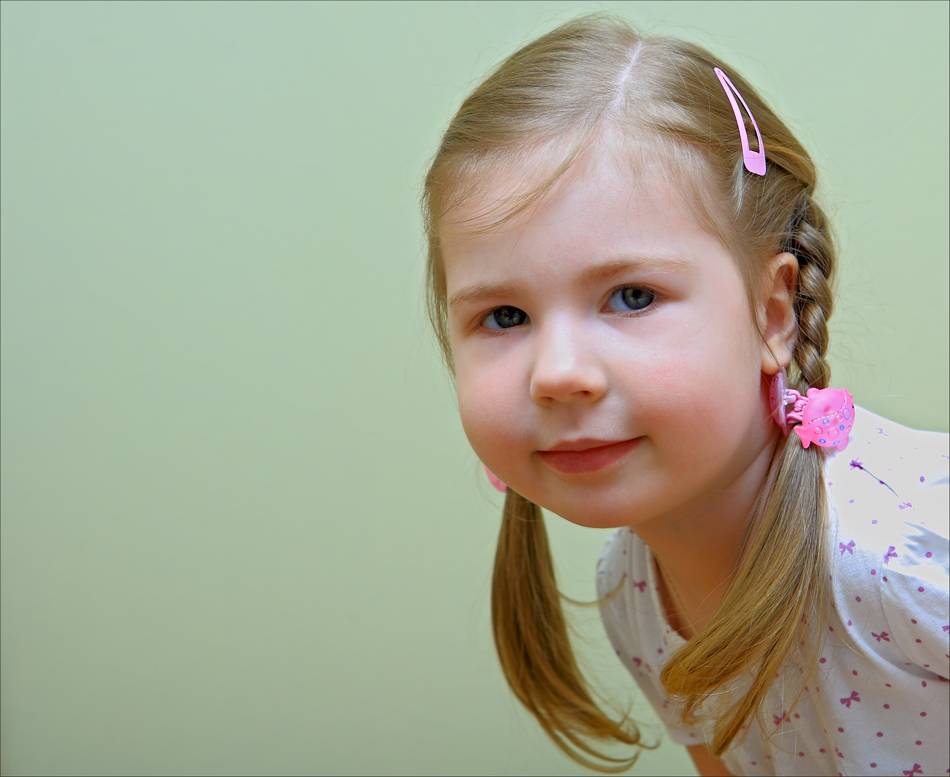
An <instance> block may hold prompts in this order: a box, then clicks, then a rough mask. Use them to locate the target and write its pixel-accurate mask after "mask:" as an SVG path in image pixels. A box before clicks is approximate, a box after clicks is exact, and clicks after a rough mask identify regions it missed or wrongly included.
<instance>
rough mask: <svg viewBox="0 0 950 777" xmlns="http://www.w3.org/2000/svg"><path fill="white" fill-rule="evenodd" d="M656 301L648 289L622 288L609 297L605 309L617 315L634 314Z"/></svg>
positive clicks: (654, 295) (637, 287) (636, 287)
mask: <svg viewBox="0 0 950 777" xmlns="http://www.w3.org/2000/svg"><path fill="white" fill-rule="evenodd" d="M655 299H656V294H654V293H653V292H652V291H650V290H649V289H644V288H641V287H639V286H623V287H621V288H619V289H617V290H616V291H615V292H614V293H613V294H611V295H610V299H609V300H607V307H608V308H609V309H610V310H613V311H614V312H617V313H623V312H625V311H626V312H636V311H640V310H643V309H644V308H648V307H649V306H650V305H651V304H652V302H653V300H655Z"/></svg>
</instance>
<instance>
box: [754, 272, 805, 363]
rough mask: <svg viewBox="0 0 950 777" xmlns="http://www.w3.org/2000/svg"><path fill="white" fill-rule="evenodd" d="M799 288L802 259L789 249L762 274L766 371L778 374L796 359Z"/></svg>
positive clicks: (760, 303)
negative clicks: (797, 295) (796, 314)
mask: <svg viewBox="0 0 950 777" xmlns="http://www.w3.org/2000/svg"><path fill="white" fill-rule="evenodd" d="M797 288H798V259H796V258H795V257H794V256H793V255H792V254H789V253H782V254H777V255H776V256H773V257H772V259H771V260H769V263H768V267H767V269H766V272H765V275H764V276H763V277H762V283H761V285H760V287H759V299H758V308H757V318H758V323H759V331H760V332H761V334H762V372H764V373H765V374H766V375H774V374H775V373H776V372H778V371H779V370H780V369H782V367H787V366H788V365H789V364H790V363H791V361H792V355H793V354H794V352H795V340H796V338H797V336H798V319H797V318H796V316H795V293H796V290H797Z"/></svg>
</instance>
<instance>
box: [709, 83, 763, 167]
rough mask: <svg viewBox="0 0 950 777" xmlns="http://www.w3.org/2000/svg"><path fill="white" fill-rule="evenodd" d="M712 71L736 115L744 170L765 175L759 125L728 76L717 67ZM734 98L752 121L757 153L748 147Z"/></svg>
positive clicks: (742, 122)
mask: <svg viewBox="0 0 950 777" xmlns="http://www.w3.org/2000/svg"><path fill="white" fill-rule="evenodd" d="M713 70H715V72H716V75H717V76H719V83H721V84H722V88H723V89H725V90H726V97H728V98H729V103H730V104H731V105H732V112H733V113H734V114H735V115H736V124H738V125H739V136H740V137H741V138H742V161H743V162H744V163H745V169H746V170H748V171H749V172H750V173H755V174H756V175H765V146H764V145H763V144H762V133H761V132H759V125H758V124H757V123H756V121H755V116H753V115H752V111H750V110H749V106H748V105H747V104H746V101H745V100H743V99H742V95H741V94H739V90H738V89H736V87H735V86H734V85H733V83H732V81H730V80H729V76H727V75H726V74H725V73H723V72H722V71H721V70H720V69H719V68H718V67H717V68H713ZM733 95H735V97H733ZM736 97H738V98H739V99H740V100H741V101H742V105H743V106H744V107H745V110H746V113H748V114H749V118H750V119H752V126H753V127H754V128H755V137H756V139H757V140H758V141H759V150H758V151H753V150H752V149H751V148H750V147H749V134H748V133H747V132H746V131H745V122H744V121H743V120H742V114H741V113H740V112H739V105H738V103H737V102H736Z"/></svg>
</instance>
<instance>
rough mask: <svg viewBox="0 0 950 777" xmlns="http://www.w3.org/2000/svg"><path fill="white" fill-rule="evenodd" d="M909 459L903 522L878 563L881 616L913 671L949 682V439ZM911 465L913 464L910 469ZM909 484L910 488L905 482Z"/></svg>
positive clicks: (931, 439) (932, 439)
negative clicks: (917, 669) (917, 668)
mask: <svg viewBox="0 0 950 777" xmlns="http://www.w3.org/2000/svg"><path fill="white" fill-rule="evenodd" d="M922 442H923V444H924V446H925V447H930V446H929V445H926V444H927V443H933V447H932V448H931V449H930V450H920V449H919V448H918V449H917V450H918V453H922V454H923V455H922V456H915V457H913V459H914V463H915V464H916V465H917V466H916V469H914V471H913V472H912V473H911V472H909V473H908V474H909V475H910V477H907V478H905V484H907V485H905V488H904V489H902V492H903V493H902V498H901V500H900V502H899V504H898V505H897V506H896V509H897V510H898V511H899V512H900V517H901V518H902V519H903V520H902V521H901V522H900V523H899V526H898V529H897V532H896V534H895V536H894V539H893V540H892V541H893V545H890V544H889V545H888V548H887V551H886V553H885V554H884V558H883V559H882V564H881V573H882V574H881V575H880V578H879V579H880V590H881V602H882V605H883V607H884V612H885V616H886V617H887V620H888V623H889V625H890V626H891V629H892V631H891V633H892V634H893V635H894V638H895V639H896V641H897V643H898V645H899V646H900V648H901V650H902V651H903V653H904V654H905V655H906V656H907V658H908V660H909V661H911V662H912V663H914V664H916V665H917V666H920V667H923V668H925V669H928V670H930V671H931V672H934V673H935V674H938V675H940V676H941V677H944V678H947V677H950V499H948V495H950V473H948V462H950V457H948V455H947V450H946V448H947V435H932V436H931V435H926V437H924V439H923V441H922ZM912 466H913V465H912ZM907 481H911V483H907Z"/></svg>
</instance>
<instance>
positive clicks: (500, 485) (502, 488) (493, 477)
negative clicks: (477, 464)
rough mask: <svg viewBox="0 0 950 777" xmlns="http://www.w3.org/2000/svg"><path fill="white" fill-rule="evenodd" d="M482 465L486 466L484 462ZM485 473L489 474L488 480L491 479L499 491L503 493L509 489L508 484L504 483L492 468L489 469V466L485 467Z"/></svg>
mask: <svg viewBox="0 0 950 777" xmlns="http://www.w3.org/2000/svg"><path fill="white" fill-rule="evenodd" d="M482 466H483V467H485V465H484V464H482ZM485 474H486V475H488V480H489V481H491V484H492V485H493V486H494V487H495V488H497V489H498V490H499V491H501V493H503V494H504V493H505V492H506V491H507V490H508V486H506V485H505V484H504V483H502V482H501V481H500V480H499V479H498V476H497V475H496V474H495V473H494V472H492V471H491V470H490V469H488V467H485Z"/></svg>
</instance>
